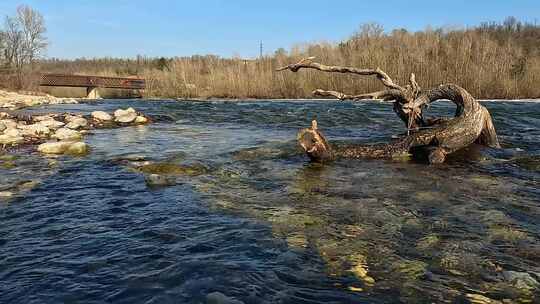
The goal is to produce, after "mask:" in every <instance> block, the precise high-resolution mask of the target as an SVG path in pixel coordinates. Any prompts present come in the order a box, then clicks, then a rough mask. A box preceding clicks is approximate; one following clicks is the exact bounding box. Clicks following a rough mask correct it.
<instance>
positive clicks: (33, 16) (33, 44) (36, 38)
mask: <svg viewBox="0 0 540 304" xmlns="http://www.w3.org/2000/svg"><path fill="white" fill-rule="evenodd" d="M16 18H17V22H18V23H19V25H20V27H21V30H22V35H23V43H22V56H23V58H24V61H25V62H26V63H32V62H34V60H35V59H37V58H38V57H39V56H41V55H43V52H44V51H45V50H46V49H47V38H46V37H45V33H46V32H47V28H46V27H45V21H44V19H43V15H41V14H40V13H39V12H38V11H36V10H34V9H32V8H31V7H29V6H26V5H22V6H19V7H18V8H17V17H16Z"/></svg>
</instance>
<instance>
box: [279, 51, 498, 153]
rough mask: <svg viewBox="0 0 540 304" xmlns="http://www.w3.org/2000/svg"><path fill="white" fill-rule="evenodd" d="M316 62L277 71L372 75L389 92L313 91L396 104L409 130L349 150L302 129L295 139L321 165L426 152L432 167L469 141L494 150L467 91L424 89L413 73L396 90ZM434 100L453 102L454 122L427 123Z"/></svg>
mask: <svg viewBox="0 0 540 304" xmlns="http://www.w3.org/2000/svg"><path fill="white" fill-rule="evenodd" d="M313 59H314V58H313V57H310V58H308V59H303V60H301V61H300V62H298V63H296V64H291V65H288V66H285V67H282V68H280V69H278V70H279V71H283V70H291V71H293V72H297V71H298V70H300V69H302V68H309V69H316V70H319V71H323V72H330V73H352V74H357V75H375V76H376V77H377V78H378V79H379V80H381V82H382V83H383V84H384V86H385V87H386V88H387V89H386V90H383V91H378V92H373V93H368V94H361V95H348V94H344V93H340V92H336V91H325V90H321V89H317V90H315V91H314V92H313V93H314V94H315V95H318V96H332V97H335V98H337V99H340V100H364V99H381V100H394V106H393V109H394V112H395V113H396V114H397V115H398V117H399V118H400V119H401V120H402V121H403V122H404V123H405V124H406V126H407V136H405V137H403V138H401V139H400V140H397V141H395V142H392V143H389V144H384V145H371V146H360V145H356V146H349V147H339V148H335V149H334V148H333V147H332V146H331V145H330V144H329V143H328V141H327V140H326V138H325V137H324V135H323V134H322V133H321V132H320V130H319V129H318V126H317V122H316V121H313V123H312V126H311V128H307V129H303V130H301V131H300V133H299V134H298V141H299V144H300V145H301V146H302V148H303V149H304V150H305V151H306V153H307V155H308V156H309V157H310V159H311V160H313V161H320V162H325V161H328V160H332V159H335V158H339V157H345V158H360V157H370V158H382V157H392V156H394V155H396V154H404V153H415V151H420V150H421V151H427V152H428V160H429V162H430V163H442V162H444V161H445V159H446V156H447V155H448V154H450V153H453V152H455V151H457V150H460V149H462V148H465V147H467V146H469V145H470V144H472V143H477V144H481V145H485V146H489V147H494V148H498V147H499V142H498V139H497V133H496V131H495V127H494V126H493V122H492V120H491V116H490V114H489V111H488V110H487V109H486V108H485V107H484V106H482V105H481V104H480V103H478V101H476V100H475V99H474V98H473V97H472V96H471V95H470V94H469V93H468V92H467V91H466V90H465V89H463V88H461V87H459V86H457V85H454V84H446V85H441V86H439V87H437V88H433V89H429V90H422V89H421V88H420V86H419V85H418V83H417V82H416V80H415V76H414V74H411V77H410V79H409V84H408V85H407V86H405V87H402V86H399V85H398V84H396V83H394V81H393V80H392V79H391V78H390V77H389V76H388V75H387V74H386V73H384V72H383V71H382V70H380V69H379V68H377V69H357V68H350V67H339V66H326V65H323V64H320V63H316V62H313V61H312V60H313ZM437 100H450V101H452V102H453V103H454V104H456V107H457V108H456V114H455V117H454V118H453V119H450V120H448V119H441V118H438V119H432V120H425V119H424V115H423V111H424V109H425V107H426V106H428V105H429V104H430V103H432V102H435V101H437Z"/></svg>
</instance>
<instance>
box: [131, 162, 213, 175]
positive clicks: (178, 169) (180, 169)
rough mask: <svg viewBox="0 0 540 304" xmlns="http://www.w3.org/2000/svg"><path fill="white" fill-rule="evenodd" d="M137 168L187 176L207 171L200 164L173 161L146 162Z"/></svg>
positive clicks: (144, 171) (153, 172)
mask: <svg viewBox="0 0 540 304" xmlns="http://www.w3.org/2000/svg"><path fill="white" fill-rule="evenodd" d="M138 170H139V171H141V172H143V173H147V174H162V175H188V176H197V175H201V174H204V173H206V172H207V169H206V168H205V167H204V166H202V165H179V164H174V163H153V164H146V165H143V166H141V167H139V168H138Z"/></svg>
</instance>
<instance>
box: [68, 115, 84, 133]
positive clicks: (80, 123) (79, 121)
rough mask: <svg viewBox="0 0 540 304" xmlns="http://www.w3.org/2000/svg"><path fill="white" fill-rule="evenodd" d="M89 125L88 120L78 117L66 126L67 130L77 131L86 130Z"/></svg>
mask: <svg viewBox="0 0 540 304" xmlns="http://www.w3.org/2000/svg"><path fill="white" fill-rule="evenodd" d="M87 125H88V121H87V120H86V119H84V118H82V117H77V118H74V119H73V120H71V121H70V122H69V123H68V124H67V125H66V128H68V129H73V130H76V129H80V128H84V127H86V126H87Z"/></svg>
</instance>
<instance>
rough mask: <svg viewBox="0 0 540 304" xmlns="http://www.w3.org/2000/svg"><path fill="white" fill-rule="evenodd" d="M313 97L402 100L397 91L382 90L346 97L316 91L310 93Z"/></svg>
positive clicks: (341, 94) (332, 92)
mask: <svg viewBox="0 0 540 304" xmlns="http://www.w3.org/2000/svg"><path fill="white" fill-rule="evenodd" d="M312 94H313V95H315V96H332V97H335V98H337V99H339V100H366V99H372V100H385V101H386V100H396V99H397V98H403V94H402V93H401V91H399V90H384V91H378V92H372V93H366V94H360V95H347V94H345V93H341V92H337V91H325V90H321V89H317V90H315V91H313V93H312Z"/></svg>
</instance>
